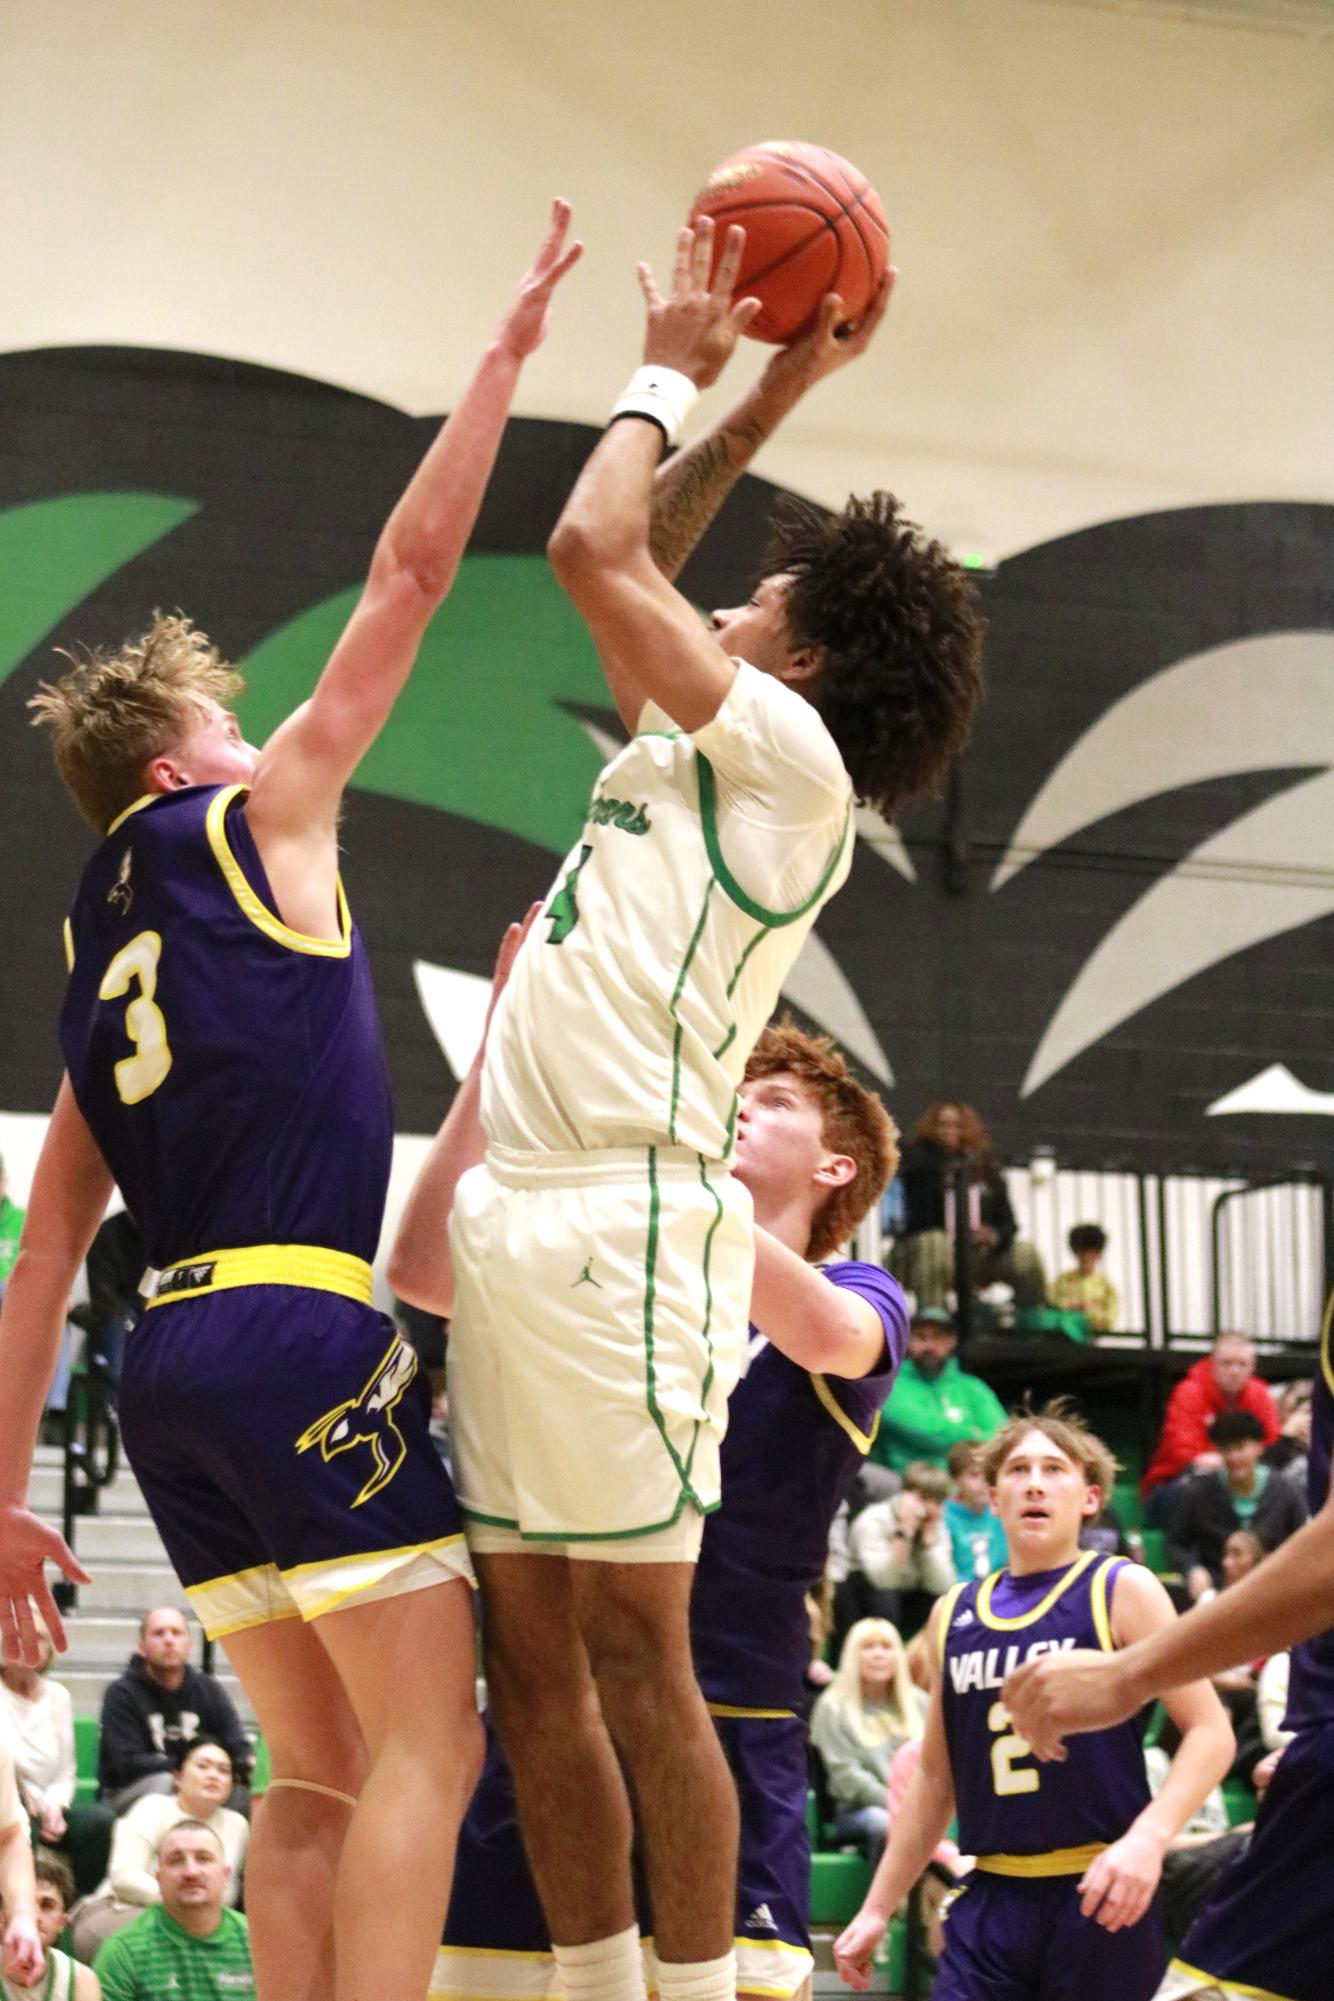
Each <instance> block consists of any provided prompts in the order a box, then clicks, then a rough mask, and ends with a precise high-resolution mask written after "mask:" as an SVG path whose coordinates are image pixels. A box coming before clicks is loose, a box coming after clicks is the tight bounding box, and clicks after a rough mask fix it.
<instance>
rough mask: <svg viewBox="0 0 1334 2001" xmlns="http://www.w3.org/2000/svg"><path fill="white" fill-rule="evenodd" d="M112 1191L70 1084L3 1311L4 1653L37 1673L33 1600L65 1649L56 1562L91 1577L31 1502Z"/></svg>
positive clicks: (0, 1542)
mask: <svg viewBox="0 0 1334 2001" xmlns="http://www.w3.org/2000/svg"><path fill="white" fill-rule="evenodd" d="M111 1192H112V1181H111V1175H110V1173H109V1172H108V1170H107V1166H106V1163H105V1161H104V1160H103V1158H102V1155H101V1153H100V1152H99V1151H98V1148H97V1145H96V1142H95V1141H94V1139H93V1136H92V1134H91V1133H90V1132H89V1130H88V1127H87V1125H86V1124H85V1123H84V1118H83V1114H82V1113H81V1112H80V1110H79V1108H78V1105H77V1104H76V1103H75V1099H74V1093H73V1091H72V1090H71V1089H70V1083H69V1079H68V1077H66V1078H65V1079H64V1080H63V1082H62V1083H61V1086H60V1093H59V1096H58V1097H57V1099H56V1104H55V1110H54V1111H53V1112H52V1114H51V1123H50V1125H49V1126H48V1128H47V1133H46V1140H45V1142H44V1144H43V1146H42V1152H41V1157H40V1158H39V1160H38V1162H37V1171H36V1173H35V1175H34V1176H33V1184H32V1194H31V1197H30V1200H29V1203H28V1213H27V1217H26V1220H25V1222H24V1226H23V1236H22V1239H21V1240H20V1244H19V1254H18V1258H17V1260H16V1261H15V1264H14V1269H13V1271H12V1272H11V1273H10V1276H9V1283H8V1285H7V1286H6V1288H5V1297H4V1303H3V1305H0V1384H3V1386H4V1392H3V1393H4V1404H3V1416H2V1417H0V1647H2V1648H3V1651H4V1652H5V1653H6V1654H7V1655H8V1656H9V1658H10V1659H11V1660H22V1661H24V1662H26V1663H27V1665H28V1666H30V1667H35V1666H36V1664H37V1662H38V1659H39V1658H40V1650H39V1646H38V1639H37V1632H36V1628H35V1626H34V1624H33V1617H32V1606H31V1602H30V1601H33V1600H35V1601H36V1605H37V1609H38V1611H39V1612H40V1613H41V1615H42V1617H43V1618H44V1619H45V1621H46V1623H47V1625H48V1627H49V1628H50V1631H51V1637H52V1639H53V1640H54V1641H55V1643H56V1646H57V1647H58V1648H60V1649H61V1650H62V1651H63V1650H64V1646H65V1631H64V1627H63V1625H62V1623H61V1618H60V1613H59V1611H58V1610H57V1608H56V1603H55V1600H54V1599H53V1598H52V1596H51V1591H50V1587H49V1585H48V1584H47V1581H46V1574H45V1566H46V1563H47V1561H48V1560H50V1561H51V1562H53V1563H55V1564H57V1565H58V1566H59V1567H60V1569H61V1570H63V1571H64V1573H65V1575H66V1576H67V1577H69V1578H72V1579H73V1580H74V1581H75V1582H76V1583H79V1584H86V1583H87V1582H88V1574H87V1572H86V1571H85V1570H84V1569H83V1567H82V1565H81V1564H80V1563H79V1562H78V1560H77V1559H76V1558H75V1556H74V1554H73V1552H72V1551H71V1550H70V1549H69V1547H68V1545H67V1544H66V1543H65V1541H64V1538H63V1537H61V1536H60V1535H58V1534H57V1533H56V1531H55V1530H54V1529H53V1528H48V1526H47V1525H46V1523H45V1522H42V1521H39V1520H38V1518H37V1516H36V1515H34V1514H32V1513H30V1512H29V1510H28V1508H27V1505H26V1495H27V1491H28V1476H29V1472H30V1470H31V1467H32V1452H33V1445H34V1443H35V1441H36V1437H37V1426H38V1423H39V1421H40V1419H41V1414H42V1406H43V1404H44V1403H45V1401H46V1393H47V1390H48V1389H49V1387H50V1383H51V1377H52V1374H53V1373H54V1371H55V1366H56V1357H57V1355H58V1353H59V1351H60V1340H61V1336H62V1334H63V1333H64V1331H65V1311H66V1308H67V1306H68V1304H69V1296H70V1291H71V1289H72V1287H73V1284H74V1281H75V1279H76V1277H77V1276H78V1272H79V1267H80V1265H81V1264H82V1263H83V1260H84V1258H85V1256H86V1255H87V1252H88V1246H89V1244H91V1242H92V1240H93V1236H94V1233H95V1232H96V1230H97V1226H98V1224H99V1223H100V1222H101V1220H102V1217H103V1215H104V1213H105V1211H106V1206H107V1202H108V1201H109V1200H110V1197H111Z"/></svg>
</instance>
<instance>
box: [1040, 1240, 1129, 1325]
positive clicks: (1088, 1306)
mask: <svg viewBox="0 0 1334 2001" xmlns="http://www.w3.org/2000/svg"><path fill="white" fill-rule="evenodd" d="M1068 1241H1069V1244H1070V1249H1071V1251H1072V1252H1073V1254H1074V1260H1075V1268H1074V1270H1073V1271H1063V1272H1062V1273H1061V1275H1060V1277H1059V1278H1058V1279H1057V1281H1056V1284H1055V1286H1054V1288H1053V1290H1052V1298H1053V1300H1054V1302H1055V1303H1056V1305H1057V1306H1059V1307H1060V1308H1061V1309H1062V1310H1063V1311H1064V1312H1067V1313H1082V1314H1083V1316H1084V1318H1085V1319H1086V1320H1087V1321H1088V1324H1089V1326H1090V1327H1091V1328H1092V1329H1093V1331H1094V1333H1095V1334H1110V1333H1111V1332H1112V1330H1113V1328H1114V1327H1115V1326H1116V1323H1117V1321H1118V1320H1119V1319H1120V1317H1121V1301H1120V1298H1119V1296H1118V1294H1117V1290H1116V1287H1115V1286H1114V1285H1113V1284H1112V1281H1111V1280H1110V1279H1109V1278H1108V1276H1107V1274H1106V1272H1102V1271H1099V1270H1098V1266H1099V1265H1100V1264H1101V1262H1102V1257H1103V1253H1104V1251H1105V1250H1106V1249H1107V1232H1106V1231H1105V1230H1104V1229H1101V1228H1100V1227H1099V1225H1098V1224H1097V1223H1076V1224H1075V1227H1074V1229H1073V1230H1071V1232H1070V1236H1069V1240H1068Z"/></svg>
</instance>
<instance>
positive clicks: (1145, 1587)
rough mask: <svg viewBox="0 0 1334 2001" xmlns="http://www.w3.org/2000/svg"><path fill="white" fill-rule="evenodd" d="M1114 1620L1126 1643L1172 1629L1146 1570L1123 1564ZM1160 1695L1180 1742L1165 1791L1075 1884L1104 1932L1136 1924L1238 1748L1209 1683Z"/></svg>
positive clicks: (1171, 1615)
mask: <svg viewBox="0 0 1334 2001" xmlns="http://www.w3.org/2000/svg"><path fill="white" fill-rule="evenodd" d="M1111 1619H1112V1635H1113V1637H1114V1639H1115V1640H1116V1643H1117V1645H1118V1647H1125V1646H1133V1645H1134V1644H1135V1642H1136V1641H1138V1640H1141V1639H1145V1638H1148V1637H1149V1636H1150V1635H1152V1634H1154V1633H1160V1632H1164V1631H1166V1630H1168V1629H1170V1628H1171V1627H1172V1626H1174V1625H1175V1624H1176V1619H1177V1614H1176V1609H1175V1607H1174V1606H1173V1604H1172V1601H1171V1599H1170V1598H1169V1597H1168V1595H1167V1592H1166V1591H1165V1590H1164V1589H1163V1586H1162V1585H1161V1584H1160V1583H1159V1581H1158V1579H1157V1578H1156V1577H1155V1576H1154V1575H1153V1573H1152V1572H1151V1571H1149V1570H1146V1569H1144V1567H1143V1566H1142V1565H1140V1564H1123V1565H1122V1566H1121V1568H1120V1569H1119V1570H1118V1572H1117V1574H1116V1580H1115V1583H1114V1585H1113V1596H1112V1605H1111ZM1164 1700H1165V1702H1166V1706H1167V1711H1168V1714H1169V1715H1170V1716H1171V1718H1172V1721H1173V1722H1174V1723H1175V1724H1176V1726H1177V1729H1178V1730H1179V1731H1180V1733H1181V1742H1180V1744H1179V1746H1178V1748H1177V1752H1176V1755H1175V1757H1174V1758H1173V1760H1172V1765H1171V1769H1170V1771H1169V1772H1168V1775H1167V1779H1166V1781H1165V1782H1164V1784H1163V1787H1162V1790H1161V1792H1160V1793H1159V1794H1158V1796H1157V1798H1156V1799H1153V1800H1151V1801H1150V1802H1149V1804H1148V1806H1146V1807H1145V1808H1144V1811H1143V1812H1142V1813H1140V1814H1138V1815H1137V1816H1136V1818H1135V1820H1134V1821H1133V1822H1132V1824H1131V1825H1130V1827H1129V1828H1128V1829H1127V1830H1126V1832H1125V1834H1123V1835H1122V1837H1121V1839H1120V1840H1119V1841H1114V1842H1113V1843H1112V1844H1111V1846H1110V1847H1109V1848H1105V1849H1104V1850H1103V1852H1102V1854H1101V1855H1099V1856H1098V1857H1097V1858H1096V1859H1095V1860H1094V1861H1093V1862H1092V1863H1091V1864H1090V1866H1089V1868H1088V1869H1087V1870H1086V1871H1085V1873H1084V1876H1083V1878H1082V1880H1081V1882H1080V1885H1079V1888H1080V1909H1081V1910H1082V1911H1083V1913H1084V1916H1085V1917H1086V1918H1096V1919H1097V1921H1098V1923H1099V1924H1100V1925H1102V1926H1104V1927H1105V1929H1106V1930H1107V1931H1113V1932H1114V1931H1120V1930H1121V1929H1122V1927H1123V1926H1125V1925H1133V1924H1138V1922H1139V1920H1140V1919H1141V1918H1142V1917H1143V1916H1144V1913H1145V1912H1146V1911H1147V1910H1148V1908H1149V1905H1150V1903H1151V1902H1152V1901H1153V1896H1154V1892H1155V1891H1156V1890H1157V1888H1158V1882H1159V1879H1160V1877H1161V1875H1162V1869H1163V1856H1164V1854H1165V1853H1166V1851H1167V1844H1168V1843H1169V1841H1171V1839H1172V1837H1173V1836H1174V1835H1176V1834H1179V1833H1180V1832H1181V1829H1182V1828H1183V1827H1184V1826H1185V1824H1186V1822H1187V1821H1188V1820H1189V1819H1190V1818H1191V1816H1192V1815H1193V1814H1195V1813H1197V1812H1198V1810H1199V1808H1200V1807H1201V1806H1202V1805H1203V1803H1204V1800H1205V1799H1206V1798H1207V1796H1208V1794H1209V1793H1210V1792H1211V1791H1212V1790H1213V1788H1214V1787H1215V1786H1216V1785H1217V1784H1218V1783H1219V1781H1220V1780H1221V1779H1222V1778H1223V1776H1224V1774H1225V1773H1226V1772H1227V1769H1228V1766H1229V1765H1230V1764H1231V1763H1232V1758H1233V1754H1234V1752H1235V1750H1236V1743H1235V1740H1234V1738H1233V1735H1232V1725H1231V1724H1230V1723H1229V1721H1228V1717H1227V1711H1226V1710H1225V1709H1224V1708H1223V1705H1222V1703H1221V1702H1220V1701H1219V1699H1218V1696H1217V1694H1216V1693H1215V1691H1214V1689H1213V1688H1212V1687H1211V1686H1210V1684H1209V1682H1207V1681H1192V1682H1187V1683H1186V1684H1185V1685H1184V1686H1183V1687H1181V1688H1176V1689H1173V1690H1172V1691H1171V1692H1170V1693H1169V1694H1168V1695H1167V1696H1166V1697H1165V1698H1164Z"/></svg>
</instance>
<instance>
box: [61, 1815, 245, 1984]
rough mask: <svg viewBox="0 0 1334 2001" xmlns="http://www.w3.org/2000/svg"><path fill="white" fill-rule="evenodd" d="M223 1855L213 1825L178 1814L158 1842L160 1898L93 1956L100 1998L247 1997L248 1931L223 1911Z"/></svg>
mask: <svg viewBox="0 0 1334 2001" xmlns="http://www.w3.org/2000/svg"><path fill="white" fill-rule="evenodd" d="M228 1873H229V1872H228V1868H227V1860H226V1857H225V1856H224V1854H223V1852H222V1843H221V1841H219V1839H218V1837H217V1835H216V1834H215V1833H214V1832H213V1830H212V1828H208V1827H205V1826H204V1823H203V1822H202V1821H200V1820H183V1821H180V1822H178V1824H177V1825H176V1826H175V1827H173V1828H169V1829H168V1831H167V1833H166V1834H164V1835H163V1837H162V1840H161V1842H160V1844H159V1846H158V1856H157V1879H158V1887H159V1889H160V1890H161V1892H162V1902H161V1903H160V1904H154V1905H153V1906H152V1907H151V1908H150V1909H149V1910H146V1911H145V1912H144V1913H143V1916H142V1917H138V1918H136V1919H135V1920H134V1923H133V1924H131V1925H127V1926H126V1928H125V1930H124V1931H123V1932H117V1934H116V1936H115V1938H110V1939H108V1940H107V1942H106V1944H105V1945H104V1946H103V1947H102V1950H101V1951H100V1952H99V1953H98V1955H97V1959H96V1961H95V1962H94V1970H95V1971H96V1973H97V1977H98V1979H99V1980H100V1981H101V1983H102V1996H103V2001H166V1997H168V1996H170V1997H171V2001H246V1997H253V1996H254V1994H255V1976H254V1972H253V1970H252V1968H251V1964H250V1934H249V1932H248V1930H247V1929H246V1921H245V1919H244V1918H243V1917H242V1916H241V1915H240V1913H239V1912H238V1911H232V1910H228V1909H227V1908H226V1906H225V1903H224V1898H225V1897H226V1893H227V1877H228Z"/></svg>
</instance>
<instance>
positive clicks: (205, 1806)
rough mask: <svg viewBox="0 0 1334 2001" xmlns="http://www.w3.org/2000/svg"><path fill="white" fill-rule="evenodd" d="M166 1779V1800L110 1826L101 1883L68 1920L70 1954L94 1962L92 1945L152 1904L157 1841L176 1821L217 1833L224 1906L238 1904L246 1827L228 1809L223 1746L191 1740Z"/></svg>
mask: <svg viewBox="0 0 1334 2001" xmlns="http://www.w3.org/2000/svg"><path fill="white" fill-rule="evenodd" d="M172 1776H173V1779H174V1781H175V1791H174V1793H173V1795H172V1796H171V1797H170V1798H167V1797H166V1796H164V1795H163V1794H161V1793H145V1794H143V1796H142V1797H141V1798H139V1799H137V1800H135V1801H134V1802H133V1803H132V1804H131V1805H130V1806H129V1807H127V1808H126V1810H125V1812H124V1813H123V1814H122V1815H121V1816H120V1819H119V1820H117V1821H116V1823H115V1834H114V1836H113V1838H112V1843H111V1866H110V1868H109V1870H108V1872H107V1878H106V1881H105V1883H103V1884H102V1885H101V1887H100V1889H99V1890H98V1893H97V1895H96V1896H92V1897H88V1898H85V1900H84V1902H83V1903H82V1904H81V1905H80V1907H79V1911H78V1914H77V1915H76V1917H75V1920H74V1949H75V1951H76V1952H77V1953H78V1955H79V1958H80V1959H87V1960H91V1959H93V1958H94V1956H95V1955H96V1953H97V1950H98V1947H99V1946H101V1945H103V1944H104V1943H105V1941H106V1940H107V1939H109V1938H112V1937H114V1936H115V1934H116V1933H117V1932H119V1931H123V1930H124V1928H125V1926H126V1925H128V1924H129V1923H130V1922H131V1921H132V1920H133V1919H134V1918H136V1917H137V1916H138V1915H139V1912H140V1911H141V1910H142V1909H143V1908H144V1906H145V1905H146V1904H156V1903H157V1902H158V1901H159V1898H160V1896H161V1890H160V1887H159V1883H158V1873H157V1858H158V1850H159V1848H160V1847H161V1844H162V1838H163V1836H164V1835H165V1834H166V1833H167V1832H168V1831H169V1830H170V1829H171V1828H173V1827H176V1826H179V1824H180V1823H181V1821H183V1820H188V1821H197V1822H198V1823H199V1825H200V1826H201V1827H207V1828H209V1829H210V1830H211V1831H212V1832H213V1833H214V1834H216V1835H217V1837H218V1840H219V1841H220V1842H221V1843H222V1852H223V1855H224V1857H225V1858H226V1862H227V1867H228V1872H229V1873H228V1877H227V1891H226V1901H227V1902H228V1903H229V1904H235V1903H236V1902H237V1901H238V1899H239V1897H240V1893H241V1870H242V1867H243V1865H244V1862H245V1853H246V1846H247V1843H248V1841H249V1839H250V1824H249V1822H248V1821H247V1820H246V1818H245V1815H244V1814H240V1813H234V1812H233V1811H232V1809H231V1808H230V1807H229V1806H228V1805H227V1800H228V1799H229V1798H230V1797H231V1790H232V1761H231V1757H230V1756H229V1754H228V1752H227V1749H226V1746H225V1745H222V1744H219V1743H217V1742H216V1741H215V1740H214V1739H213V1738H212V1737H197V1738H196V1739H195V1740H194V1742H193V1743H192V1744H190V1745H189V1746H187V1748H186V1753H185V1757H184V1759H183V1760H182V1762H181V1768H180V1770H179V1771H178V1772H175V1773H173V1775H172Z"/></svg>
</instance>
